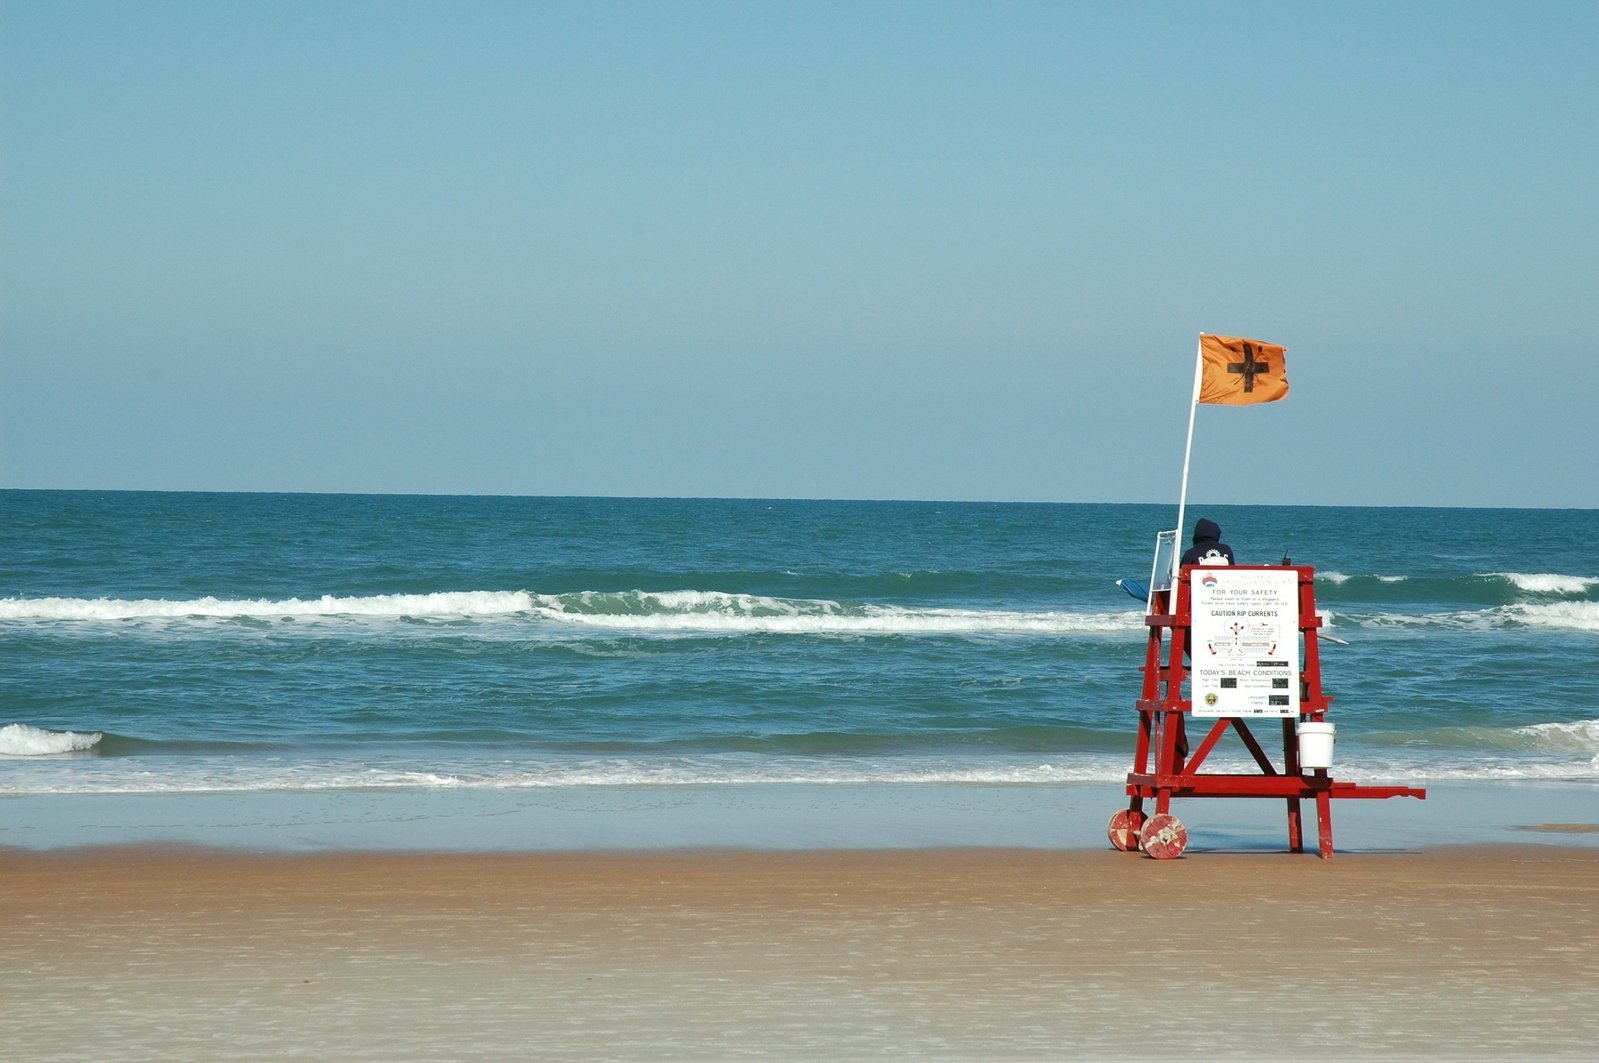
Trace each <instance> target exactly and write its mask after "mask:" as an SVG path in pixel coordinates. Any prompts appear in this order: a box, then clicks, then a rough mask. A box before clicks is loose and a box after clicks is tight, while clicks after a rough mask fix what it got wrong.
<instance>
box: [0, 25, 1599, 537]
mask: <svg viewBox="0 0 1599 1063" xmlns="http://www.w3.org/2000/svg"><path fill="white" fill-rule="evenodd" d="M1596 190H1599V5H1596V4H1592V3H1533V4H1526V5H1508V4H1476V3H1410V4H1404V3H1401V4H1375V3H1374V4H1359V3H1350V4H1320V5H1308V4H1280V3H1278V4H1268V3H1249V4H1186V3H1181V4H1160V3H1156V4H1139V5H1113V4H1070V3H1037V4H1035V3H982V4H978V3H971V4H946V3H912V4H902V3H839V4H828V3H805V4H775V3H730V4H723V3H687V4H674V3H630V4H605V3H593V2H588V3H572V4H567V3H543V4H531V3H528V4H522V3H506V4H500V3H458V4H444V3H433V4H412V3H399V2H396V3H298V2H287V3H283V2H278V3H237V4H217V3H210V2H207V3H194V4H190V3H172V2H151V3H143V4H126V3H92V2H77V3H66V4H63V3H42V2H31V0H29V2H19V0H0V486H6V487H45V488H152V489H199V490H310V491H378V492H410V491H416V492H445V493H504V494H595V495H689V496H702V495H714V496H758V497H760V496H767V497H840V498H854V497H859V498H934V499H995V500H1057V501H1149V502H1166V501H1172V502H1175V499H1176V494H1177V488H1178V483H1179V479H1180V473H1181V462H1182V446H1183V436H1184V431H1185V429H1186V426H1187V414H1188V405H1187V404H1188V397H1189V388H1190V382H1191V374H1192V367H1193V358H1194V347H1195V342H1196V338H1197V335H1198V333H1200V332H1201V331H1206V332H1220V333H1229V334H1235V335H1246V336H1253V337H1256V338H1260V339H1264V340H1268V341H1271V342H1276V343H1282V344H1285V345H1287V347H1288V348H1289V352H1288V366H1289V377H1290V380H1291V382H1292V385H1293V393H1292V394H1291V395H1290V396H1289V397H1288V399H1286V400H1285V401H1283V402H1280V403H1276V404H1273V405H1271V406H1264V407H1254V408H1247V409H1231V408H1220V407H1217V408H1212V407H1205V408H1202V409H1201V410H1200V411H1199V416H1198V423H1197V430H1196V435H1195V441H1194V466H1193V480H1192V485H1191V488H1190V498H1191V501H1197V502H1217V503H1235V502H1236V503H1329V504H1421V505H1484V506H1578V507H1586V508H1594V507H1599V473H1595V472H1594V465H1595V458H1594V454H1595V452H1596V450H1599V420H1596V418H1595V416H1594V413H1593V410H1594V406H1595V399H1596V397H1599V313H1596V307H1599V191H1596Z"/></svg>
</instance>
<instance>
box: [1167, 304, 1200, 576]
mask: <svg viewBox="0 0 1599 1063" xmlns="http://www.w3.org/2000/svg"><path fill="white" fill-rule="evenodd" d="M1204 377H1205V334H1204V333H1203V332H1201V333H1200V334H1199V341H1198V342H1197V343H1196V344H1195V345H1194V396H1193V398H1192V399H1191V400H1189V403H1188V442H1187V443H1185V444H1184V445H1183V487H1182V491H1181V493H1179V494H1178V496H1177V543H1176V545H1175V547H1174V548H1173V550H1172V556H1171V578H1172V582H1173V583H1175V582H1176V580H1177V562H1178V559H1179V558H1181V557H1182V555H1183V511H1184V510H1185V509H1186V508H1187V506H1188V462H1189V459H1190V458H1192V457H1193V454H1194V414H1195V413H1196V412H1198V410H1199V387H1200V383H1201V381H1203V380H1204Z"/></svg>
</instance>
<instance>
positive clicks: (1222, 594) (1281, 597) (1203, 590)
mask: <svg viewBox="0 0 1599 1063" xmlns="http://www.w3.org/2000/svg"><path fill="white" fill-rule="evenodd" d="M1189 578H1190V580H1191V581H1192V583H1191V586H1190V588H1189V589H1190V591H1191V594H1190V598H1189V601H1190V608H1191V610H1192V628H1191V636H1192V638H1193V645H1192V647H1191V648H1190V650H1189V660H1190V663H1191V668H1192V679H1191V688H1190V689H1191V690H1192V691H1193V699H1192V700H1193V714H1194V715H1195V716H1216V717H1220V716H1298V715H1299V574H1298V572H1296V571H1295V570H1294V569H1291V568H1284V569H1275V568H1232V567H1229V566H1225V565H1217V566H1214V567H1202V568H1195V569H1192V570H1191V571H1190V575H1189Z"/></svg>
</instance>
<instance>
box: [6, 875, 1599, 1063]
mask: <svg viewBox="0 0 1599 1063" xmlns="http://www.w3.org/2000/svg"><path fill="white" fill-rule="evenodd" d="M0 878H3V881H4V883H5V887H4V889H5V894H4V919H3V920H0V957H3V971H0V990H3V998H4V1000H5V1001H6V1005H7V1006H6V1007H5V1008H4V1009H3V1011H0V1043H4V1044H5V1045H6V1046H7V1049H6V1051H7V1054H8V1056H9V1057H10V1058H15V1059H19V1060H20V1059H26V1060H31V1061H46V1060H98V1061H105V1060H132V1059H163V1060H278V1059H287V1060H325V1059H340V1060H452V1059H463V1060H464V1059H473V1060H481V1059H512V1058H541V1059H592V1058H608V1059H672V1058H675V1059H727V1058H766V1059H792V1058H803V1059H857V1058H895V1059H927V1058H951V1059H1046V1058H1084V1059H1087V1058H1110V1057H1116V1058H1155V1057H1162V1058H1173V1057H1176V1058H1200V1057H1204V1058H1218V1057H1220V1058H1251V1057H1254V1058H1266V1057H1271V1058H1281V1057H1282V1056H1283V1055H1285V1054H1288V1055H1294V1056H1313V1057H1318V1058H1373V1059H1375V1058H1394V1057H1438V1058H1443V1057H1448V1058H1461V1057H1477V1058H1502V1057H1524V1058H1534V1057H1537V1058H1549V1057H1559V1056H1565V1057H1570V1058H1577V1057H1586V1056H1587V1054H1588V1053H1589V1052H1591V1050H1592V1045H1593V1044H1594V1043H1595V1041H1596V1040H1599V1010H1596V1009H1595V1008H1594V1006H1593V1000H1594V992H1595V986H1596V985H1599V851H1594V850H1592V849H1587V848H1574V847H1568V846H1556V845H1540V844H1528V845H1512V846H1473V847H1455V848H1443V849H1438V850H1434V851H1429V852H1421V853H1418V852H1406V853H1353V854H1340V855H1339V856H1338V857H1337V858H1335V859H1334V860H1331V861H1320V860H1317V859H1315V858H1314V857H1311V856H1308V855H1290V854H1285V853H1206V854H1201V855H1191V856H1189V857H1187V858H1185V859H1182V860H1179V861H1173V862H1170V863H1161V862H1156V861H1152V860H1148V859H1145V858H1143V857H1141V856H1138V855H1136V854H1122V853H1115V852H1111V851H1104V852H1095V851H1039V850H1012V849H936V850H898V851H882V850H879V851H848V852H747V851H683V850H677V851H663V852H654V853H588V854H569V853H567V854H563V853H531V854H530V853H486V854H485V853H479V854H437V855H434V854H417V853H398V854H355V853H338V854H276V855H250V854H243V853H239V852H237V851H226V850H201V849H173V848H159V847H138V848H93V849H77V850H54V851H48V852H21V851H7V852H4V853H0Z"/></svg>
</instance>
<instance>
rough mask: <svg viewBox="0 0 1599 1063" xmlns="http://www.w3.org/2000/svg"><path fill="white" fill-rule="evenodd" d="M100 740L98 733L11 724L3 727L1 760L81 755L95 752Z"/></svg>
mask: <svg viewBox="0 0 1599 1063" xmlns="http://www.w3.org/2000/svg"><path fill="white" fill-rule="evenodd" d="M101 737H102V736H101V735H100V734H99V733H95V734H79V733H78V732H77V731H47V730H45V729H44V728H42V727H30V726H28V725H27V724H25V723H8V724H6V725H5V726H4V727H0V756H5V757H44V756H50V755H51V754H54V753H80V752H82V751H84V750H86V749H93V748H94V747H95V746H96V745H97V744H99V741H100V739H101Z"/></svg>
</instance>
